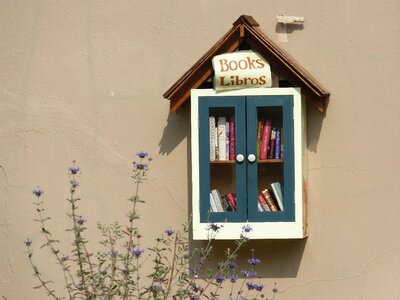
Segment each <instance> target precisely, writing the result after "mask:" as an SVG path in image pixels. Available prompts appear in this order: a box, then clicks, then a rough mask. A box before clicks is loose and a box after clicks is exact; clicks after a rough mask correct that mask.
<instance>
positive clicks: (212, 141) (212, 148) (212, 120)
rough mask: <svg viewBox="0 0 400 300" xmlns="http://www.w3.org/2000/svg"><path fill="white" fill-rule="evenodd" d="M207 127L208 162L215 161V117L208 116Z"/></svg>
mask: <svg viewBox="0 0 400 300" xmlns="http://www.w3.org/2000/svg"><path fill="white" fill-rule="evenodd" d="M209 126H210V161H214V160H215V139H216V136H215V117H214V116H210V118H209Z"/></svg>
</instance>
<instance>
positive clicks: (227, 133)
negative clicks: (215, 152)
mask: <svg viewBox="0 0 400 300" xmlns="http://www.w3.org/2000/svg"><path fill="white" fill-rule="evenodd" d="M230 129H231V127H230V125H229V120H228V119H227V120H226V129H225V131H226V137H225V141H226V149H225V159H226V160H228V159H229V133H230Z"/></svg>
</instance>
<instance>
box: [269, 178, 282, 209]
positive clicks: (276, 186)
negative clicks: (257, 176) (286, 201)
mask: <svg viewBox="0 0 400 300" xmlns="http://www.w3.org/2000/svg"><path fill="white" fill-rule="evenodd" d="M271 188H272V193H273V194H274V196H275V199H276V202H277V203H278V206H279V209H280V210H281V211H283V210H284V207H283V197H282V188H281V184H280V183H279V182H273V183H271Z"/></svg>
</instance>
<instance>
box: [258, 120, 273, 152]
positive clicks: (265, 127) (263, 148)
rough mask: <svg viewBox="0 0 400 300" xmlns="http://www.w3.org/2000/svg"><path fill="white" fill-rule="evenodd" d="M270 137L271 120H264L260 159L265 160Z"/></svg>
mask: <svg viewBox="0 0 400 300" xmlns="http://www.w3.org/2000/svg"><path fill="white" fill-rule="evenodd" d="M270 135H271V120H265V121H264V125H263V132H262V138H261V145H260V159H267V154H268V144H269V139H270Z"/></svg>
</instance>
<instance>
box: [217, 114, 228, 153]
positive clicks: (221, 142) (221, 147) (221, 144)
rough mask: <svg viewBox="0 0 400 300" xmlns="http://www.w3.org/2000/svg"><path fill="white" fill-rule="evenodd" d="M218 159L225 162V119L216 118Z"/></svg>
mask: <svg viewBox="0 0 400 300" xmlns="http://www.w3.org/2000/svg"><path fill="white" fill-rule="evenodd" d="M218 154H219V156H218V159H219V160H225V159H226V157H225V155H226V118H225V117H218Z"/></svg>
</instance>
